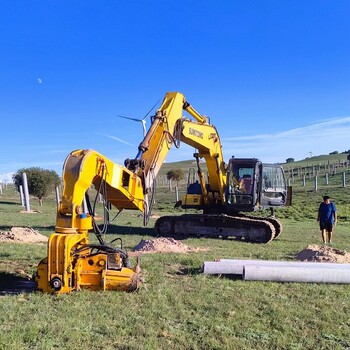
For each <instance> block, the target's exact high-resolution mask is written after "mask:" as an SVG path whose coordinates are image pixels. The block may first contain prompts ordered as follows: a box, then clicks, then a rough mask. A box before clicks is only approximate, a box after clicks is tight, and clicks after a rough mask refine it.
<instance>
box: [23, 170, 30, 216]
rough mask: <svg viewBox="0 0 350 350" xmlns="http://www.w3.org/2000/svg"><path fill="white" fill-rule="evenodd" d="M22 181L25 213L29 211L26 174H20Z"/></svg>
mask: <svg viewBox="0 0 350 350" xmlns="http://www.w3.org/2000/svg"><path fill="white" fill-rule="evenodd" d="M22 179H23V190H24V201H25V207H26V211H30V202H29V190H28V180H27V174H26V173H23V174H22Z"/></svg>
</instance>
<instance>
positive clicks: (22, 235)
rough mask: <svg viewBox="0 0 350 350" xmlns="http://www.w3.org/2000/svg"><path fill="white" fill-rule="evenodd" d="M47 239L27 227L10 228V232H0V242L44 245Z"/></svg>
mask: <svg viewBox="0 0 350 350" xmlns="http://www.w3.org/2000/svg"><path fill="white" fill-rule="evenodd" d="M47 240H48V238H47V237H46V236H44V235H42V234H41V233H39V232H38V231H35V230H33V229H32V228H29V227H12V228H11V230H10V231H0V242H12V243H13V242H15V243H45V242H47Z"/></svg>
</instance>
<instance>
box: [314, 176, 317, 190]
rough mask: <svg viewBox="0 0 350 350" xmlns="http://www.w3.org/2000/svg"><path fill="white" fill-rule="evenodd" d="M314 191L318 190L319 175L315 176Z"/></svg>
mask: <svg viewBox="0 0 350 350" xmlns="http://www.w3.org/2000/svg"><path fill="white" fill-rule="evenodd" d="M314 191H315V192H316V191H317V176H315V177H314Z"/></svg>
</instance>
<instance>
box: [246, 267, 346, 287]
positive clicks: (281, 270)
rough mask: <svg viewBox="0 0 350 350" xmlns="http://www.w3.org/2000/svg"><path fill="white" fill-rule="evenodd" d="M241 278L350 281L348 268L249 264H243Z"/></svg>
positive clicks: (324, 281) (254, 279)
mask: <svg viewBox="0 0 350 350" xmlns="http://www.w3.org/2000/svg"><path fill="white" fill-rule="evenodd" d="M320 265H322V264H320ZM243 279H244V280H245V281H275V282H309V283H350V269H348V268H343V269H337V268H333V267H317V266H313V267H311V266H310V267H293V266H272V265H265V266H262V265H260V266H257V265H251V266H245V268H244V271H243Z"/></svg>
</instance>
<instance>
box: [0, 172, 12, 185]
mask: <svg viewBox="0 0 350 350" xmlns="http://www.w3.org/2000/svg"><path fill="white" fill-rule="evenodd" d="M13 175H14V173H5V174H0V183H13V180H12V176H13Z"/></svg>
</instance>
